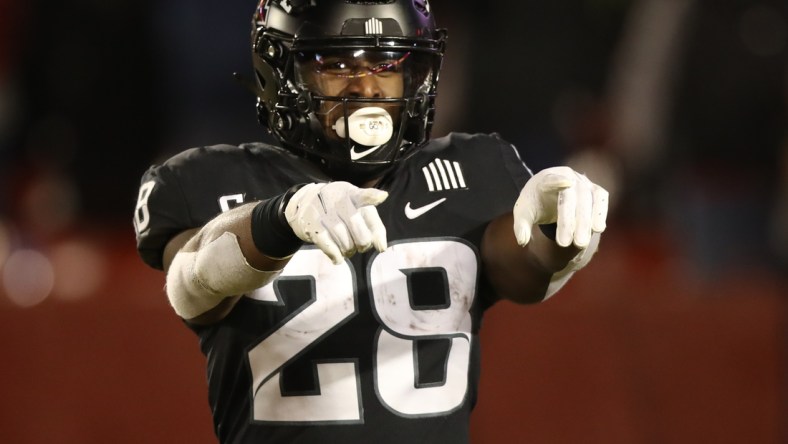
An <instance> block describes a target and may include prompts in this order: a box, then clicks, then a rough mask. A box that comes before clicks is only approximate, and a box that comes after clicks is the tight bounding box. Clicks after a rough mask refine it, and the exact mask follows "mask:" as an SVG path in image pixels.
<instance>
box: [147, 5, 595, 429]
mask: <svg viewBox="0 0 788 444" xmlns="http://www.w3.org/2000/svg"><path fill="white" fill-rule="evenodd" d="M445 39H446V32H445V31H444V30H439V29H437V28H436V27H435V21H434V18H433V11H432V10H431V9H430V4H429V2H428V1H427V0H378V1H370V0H365V1H354V0H341V1H340V0H335V1H331V0H302V1H297V0H263V1H261V2H260V4H259V5H258V7H257V9H256V10H255V12H254V18H253V31H252V39H251V40H252V57H253V61H254V71H255V90H256V93H257V95H258V97H259V101H258V107H257V111H258V114H259V117H260V119H261V121H262V122H263V123H264V124H265V126H266V127H267V128H268V130H269V131H270V132H271V133H272V134H273V135H274V136H275V137H276V138H277V140H278V141H279V142H280V144H281V146H271V145H267V144H262V143H249V144H245V145H241V146H229V145H219V146H209V147H201V148H195V149H190V150H187V151H184V152H182V153H180V154H178V155H176V156H174V157H173V158H171V159H169V160H168V161H166V162H164V163H163V164H161V165H156V166H153V167H151V168H150V169H149V170H148V171H147V172H146V173H145V175H144V177H143V178H142V182H141V187H140V191H139V199H138V203H137V208H136V211H135V215H134V219H135V228H136V232H137V245H138V250H139V253H140V255H141V256H142V258H143V260H144V261H145V262H146V263H147V264H149V265H150V266H152V267H154V268H157V269H161V270H164V271H165V272H166V291H167V296H168V298H169V301H170V303H171V305H172V307H173V308H174V310H175V312H176V313H177V314H178V315H179V316H180V317H181V318H183V319H184V320H185V322H186V325H187V326H188V327H189V328H190V329H192V330H193V331H194V332H195V333H196V334H197V336H198V337H199V340H200V346H201V348H202V351H203V353H204V354H205V356H206V357H207V366H208V388H209V401H210V405H211V409H212V413H213V419H214V426H215V431H216V434H217V436H218V438H219V440H220V441H221V442H227V443H230V442H232V443H285V442H286V443H293V442H316V443H317V442H320V443H327V442H329V443H333V442H343V443H351V442H364V443H368V442H376V443H380V444H384V443H403V442H441V443H444V442H446V443H463V442H467V441H468V425H469V415H470V412H471V409H472V408H473V405H474V403H475V400H476V389H477V382H478V378H479V358H480V355H479V337H478V332H479V326H480V322H481V318H482V315H483V313H484V310H485V309H487V308H488V307H490V306H491V305H492V304H494V303H495V302H496V301H498V300H499V299H509V300H512V301H515V302H521V303H528V302H537V301H541V300H543V299H545V298H547V297H549V296H550V295H552V294H553V293H554V292H555V291H557V290H558V289H559V288H560V287H561V286H562V285H563V284H564V283H565V282H566V281H567V279H569V277H570V276H571V275H572V274H573V273H574V272H575V271H577V270H578V269H580V268H581V267H583V266H584V265H585V264H586V263H588V261H589V260H590V258H591V256H592V255H593V253H594V251H595V250H596V247H597V243H598V240H599V235H600V233H601V232H602V231H603V230H604V229H605V219H606V215H607V198H608V196H607V192H606V191H605V190H604V189H602V188H600V187H599V186H597V185H595V184H593V183H592V182H591V181H589V180H588V179H587V178H586V177H585V176H583V175H582V174H579V173H577V172H575V171H573V170H572V169H570V168H568V167H554V168H548V169H546V170H543V171H541V172H539V173H537V174H535V175H532V174H531V172H530V171H529V170H528V168H527V167H526V166H525V165H524V163H523V162H522V161H521V160H520V158H519V156H518V153H517V151H516V150H515V149H514V148H513V147H512V146H511V145H510V144H509V143H507V142H505V141H503V140H501V139H500V138H499V137H498V136H496V135H487V134H474V135H470V134H459V133H452V134H450V135H448V136H446V137H442V138H439V139H434V140H430V138H429V134H430V128H431V125H432V122H433V116H434V113H435V109H434V104H435V97H436V88H437V84H438V74H439V71H440V66H441V59H442V56H443V52H444V44H445Z"/></svg>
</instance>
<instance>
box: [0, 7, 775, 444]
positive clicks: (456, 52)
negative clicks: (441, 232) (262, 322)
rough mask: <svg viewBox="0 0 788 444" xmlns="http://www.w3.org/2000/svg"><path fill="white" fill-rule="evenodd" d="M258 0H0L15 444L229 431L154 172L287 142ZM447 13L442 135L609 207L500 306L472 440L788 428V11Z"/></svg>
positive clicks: (2, 322) (0, 414) (9, 415)
mask: <svg viewBox="0 0 788 444" xmlns="http://www.w3.org/2000/svg"><path fill="white" fill-rule="evenodd" d="M255 3H256V2H255V0H224V1H221V2H219V1H208V0H188V1H187V0H169V1H166V2H154V1H145V0H137V1H129V0H112V1H107V0H100V1H99V0H64V1H59V2H54V1H45V0H28V1H25V2H21V1H17V0H0V332H1V333H2V334H0V350H2V356H3V357H2V363H0V442H3V443H106V442H114V443H158V442H190V443H211V442H215V439H214V437H213V432H212V427H211V423H210V413H209V409H208V403H207V395H206V388H205V370H204V359H203V356H202V355H201V354H200V352H199V349H198V344H197V340H196V337H194V335H193V334H192V333H191V332H190V331H189V330H187V329H186V328H185V327H184V326H183V325H182V324H181V323H180V321H179V320H178V319H177V318H176V316H175V315H174V313H173V312H172V311H171V309H170V308H169V307H168V305H167V301H166V297H165V295H164V292H163V276H162V275H161V274H160V273H159V272H156V271H154V270H151V269H149V268H147V267H146V266H145V265H144V264H143V263H142V261H141V260H139V258H138V257H137V255H136V251H135V243H134V230H133V228H132V223H131V220H132V214H133V211H134V207H135V202H136V199H137V187H138V185H139V179H140V177H141V175H142V173H143V172H144V170H145V169H146V168H147V167H148V166H149V165H150V164H152V163H157V162H160V161H162V160H163V159H165V158H167V157H169V156H170V155H172V154H174V153H176V152H178V151H180V150H183V149H185V148H189V147H193V146H199V145H210V144H216V143H231V144H238V143H242V142H247V141H254V140H259V139H261V138H262V137H264V132H263V130H262V129H261V128H260V127H259V126H258V125H257V123H256V117H255V111H254V98H253V97H252V96H251V95H250V94H249V93H247V92H246V90H244V89H243V88H242V87H241V86H239V85H238V84H237V83H235V82H234V80H233V79H232V72H234V71H237V72H240V73H243V74H245V75H246V76H250V75H251V64H250V55H249V42H248V36H249V24H250V18H251V12H252V10H253V8H254V6H255ZM432 7H433V10H434V11H436V14H437V17H438V21H439V24H440V25H441V26H443V27H447V28H448V29H449V31H450V37H449V47H448V51H447V56H446V60H445V64H444V71H443V74H442V77H441V85H440V88H439V90H440V93H439V101H438V102H439V103H438V113H437V122H436V127H435V130H434V132H433V135H435V136H440V135H444V134H446V133H448V132H450V131H464V132H477V131H482V132H493V131H495V132H499V133H500V134H501V135H502V136H503V137H504V138H505V139H507V140H509V141H511V142H512V143H514V144H515V145H516V146H517V147H518V149H519V150H520V151H521V153H522V156H523V158H524V159H525V160H526V162H527V163H528V164H529V165H530V166H531V168H532V169H536V170H538V169H542V168H544V167H547V166H552V165H556V164H565V163H568V164H570V165H572V166H573V167H575V168H576V169H578V170H580V171H583V172H585V173H586V174H587V175H588V176H589V177H590V178H591V179H592V180H594V181H596V182H598V183H600V184H602V185H604V186H605V187H606V188H607V189H608V190H609V191H610V192H611V197H612V209H611V215H610V218H609V223H608V231H607V232H606V234H605V236H604V239H603V243H602V246H601V249H600V252H599V253H598V255H597V257H596V258H595V260H594V261H593V262H592V263H591V264H590V265H589V266H588V267H587V269H585V270H584V271H583V272H581V273H580V274H579V275H578V276H576V277H575V278H574V280H573V281H571V282H570V284H569V285H568V286H567V287H566V288H565V290H564V291H563V292H562V293H559V294H558V295H557V296H556V297H555V298H553V299H551V300H549V301H547V302H546V303H543V304H539V305H535V306H514V305H511V304H508V303H500V304H498V305H497V306H495V307H493V308H492V309H491V310H490V311H489V312H488V315H487V317H486V318H485V325H484V328H483V329H482V332H483V333H482V341H483V342H482V347H483V371H482V382H481V387H480V390H481V394H480V398H479V402H478V404H477V408H476V410H475V412H474V416H473V423H472V436H473V442H474V443H477V444H478V443H503V442H506V443H521V442H523V443H524V442H528V443H551V444H553V443H577V442H583V443H647V444H652V443H654V444H656V443H698V442H703V443H743V442H747V443H785V442H788V384H787V383H786V376H787V375H788V374H787V373H786V372H787V369H788V285H786V284H788V113H787V111H786V110H787V108H788V4H787V3H786V2H785V1H784V0H727V1H724V2H720V1H714V0H564V1H561V2H546V1H542V0H498V1H495V2H478V1H474V2H472V1H470V0H453V1H449V0H433V2H432Z"/></svg>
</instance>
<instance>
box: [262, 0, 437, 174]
mask: <svg viewBox="0 0 788 444" xmlns="http://www.w3.org/2000/svg"><path fill="white" fill-rule="evenodd" d="M293 3H296V4H299V5H300V4H301V3H303V6H300V7H299V8H296V9H298V12H297V13H294V12H293V11H294V9H293V7H292V6H290V8H291V11H290V13H288V12H287V11H286V10H285V9H284V8H283V7H282V5H280V3H279V2H278V1H276V0H263V1H262V2H261V3H260V5H259V6H258V10H257V12H256V14H255V20H254V29H253V33H252V38H253V60H254V66H255V71H256V74H257V75H256V79H257V86H258V97H259V103H258V113H259V117H260V120H261V121H262V122H263V123H264V124H266V125H267V126H268V129H269V131H271V132H272V133H273V134H274V135H275V136H276V137H277V138H278V139H279V140H280V142H282V144H283V145H284V146H285V147H286V148H288V149H290V150H292V151H294V152H297V153H299V154H303V155H306V156H308V157H310V158H313V159H315V160H317V161H318V162H319V163H320V165H321V166H322V167H323V169H324V170H325V171H326V172H327V173H328V174H329V175H330V176H331V177H332V178H334V179H341V180H349V181H353V182H361V181H366V180H370V179H373V178H375V177H378V176H380V175H381V174H383V173H384V172H385V171H386V170H387V169H388V168H390V166H391V165H392V164H394V163H395V162H397V161H398V160H400V159H401V158H403V156H405V155H407V154H408V153H409V152H410V151H412V150H413V149H416V148H417V147H419V146H421V145H422V144H423V143H425V142H426V141H427V140H428V139H429V131H430V128H431V126H432V119H433V115H434V103H435V94H436V88H437V82H438V72H439V70H440V64H441V59H442V55H443V48H444V42H445V32H444V31H440V30H436V29H435V26H434V21H433V20H432V17H431V15H430V14H429V11H428V9H427V10H425V9H424V8H423V5H424V4H425V2H424V1H418V2H414V1H413V0H383V1H379V2H363V3H362V2H359V3H358V4H356V3H352V2H346V1H344V0H339V1H336V0H335V1H329V0H322V1H321V0H311V1H304V2H301V3H299V2H292V1H290V2H289V3H288V5H290V4H293ZM417 4H418V5H417Z"/></svg>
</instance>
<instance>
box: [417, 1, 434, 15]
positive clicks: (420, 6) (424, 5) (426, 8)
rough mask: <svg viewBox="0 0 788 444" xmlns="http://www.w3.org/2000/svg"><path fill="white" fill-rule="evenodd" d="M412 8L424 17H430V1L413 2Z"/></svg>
mask: <svg viewBox="0 0 788 444" xmlns="http://www.w3.org/2000/svg"><path fill="white" fill-rule="evenodd" d="M413 6H415V7H416V10H418V11H419V12H421V13H422V14H423V15H424V17H429V16H430V0H413Z"/></svg>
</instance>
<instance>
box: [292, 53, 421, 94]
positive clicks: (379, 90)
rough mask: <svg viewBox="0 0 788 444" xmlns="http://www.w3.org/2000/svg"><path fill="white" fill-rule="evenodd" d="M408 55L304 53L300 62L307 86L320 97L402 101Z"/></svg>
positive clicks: (299, 65) (301, 72) (299, 66)
mask: <svg viewBox="0 0 788 444" xmlns="http://www.w3.org/2000/svg"><path fill="white" fill-rule="evenodd" d="M409 56H410V53H408V52H392V51H369V50H362V49H359V50H345V51H338V52H326V53H318V52H316V53H311V54H303V55H302V56H301V57H299V61H298V63H297V66H298V72H299V73H300V78H301V80H302V82H303V83H304V84H305V85H306V87H307V88H308V89H309V90H310V91H312V92H314V93H316V94H318V95H321V96H331V97H362V98H369V99H372V98H402V95H403V92H404V77H403V67H404V62H405V60H406V59H407V58H408V57H409Z"/></svg>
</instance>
